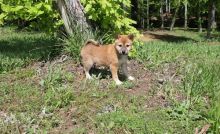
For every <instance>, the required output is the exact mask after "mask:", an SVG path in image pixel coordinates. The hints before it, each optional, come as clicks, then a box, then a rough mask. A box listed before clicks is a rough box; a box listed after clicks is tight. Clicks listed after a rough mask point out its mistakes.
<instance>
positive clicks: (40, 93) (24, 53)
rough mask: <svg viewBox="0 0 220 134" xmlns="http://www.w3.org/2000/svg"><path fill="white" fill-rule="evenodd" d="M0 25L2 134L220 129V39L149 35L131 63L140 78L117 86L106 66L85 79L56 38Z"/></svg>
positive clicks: (162, 33)
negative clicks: (61, 51)
mask: <svg viewBox="0 0 220 134" xmlns="http://www.w3.org/2000/svg"><path fill="white" fill-rule="evenodd" d="M0 30H1V32H0V34H1V36H0V48H1V49H0V51H1V53H0V57H1V58H0V72H1V74H0V132H1V133H23V132H28V133H76V134H77V133H79V134H81V133H90V134H92V133H120V134H121V133H125V134H126V133H195V131H196V129H197V130H198V131H201V130H205V127H204V126H208V131H207V132H209V133H218V132H219V123H220V122H219V121H220V105H219V97H218V96H219V89H220V81H219V80H220V66H219V63H220V61H219V58H220V54H219V52H220V43H219V42H218V38H216V39H213V40H206V39H205V38H204V37H203V34H201V35H199V34H197V33H195V32H186V31H182V30H176V31H174V32H168V31H154V32H146V33H144V36H143V37H141V40H142V41H143V43H136V44H134V49H135V50H136V51H135V54H134V55H133V57H132V58H131V59H130V61H129V71H130V72H131V73H132V74H133V76H134V77H135V78H136V81H134V82H130V81H125V82H124V84H123V85H122V86H116V85H115V84H114V83H113V82H112V80H111V75H110V72H109V71H108V70H107V71H106V70H105V69H102V68H99V69H93V70H92V72H93V74H94V76H93V77H94V78H95V80H93V81H87V80H85V77H84V73H83V68H82V66H81V65H80V64H78V63H76V62H75V61H74V60H73V59H72V58H71V57H70V56H68V55H64V54H60V53H59V52H60V51H59V47H57V46H59V44H60V42H59V41H58V40H57V39H53V38H50V37H48V36H47V35H44V34H42V33H32V32H15V31H14V30H13V29H8V28H6V29H5V28H1V29H0ZM54 55H56V57H54ZM48 57H49V58H48ZM51 57H53V58H51Z"/></svg>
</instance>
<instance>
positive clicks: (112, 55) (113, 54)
mask: <svg viewBox="0 0 220 134" xmlns="http://www.w3.org/2000/svg"><path fill="white" fill-rule="evenodd" d="M133 39H134V36H133V35H118V36H117V37H116V40H115V43H114V44H109V45H100V44H98V43H97V42H95V41H93V40H88V41H87V42H86V43H85V46H84V47H83V48H82V50H81V58H82V64H83V66H84V71H85V74H86V78H87V79H92V77H91V76H90V74H89V70H90V69H91V68H92V66H93V65H97V66H107V67H110V70H111V73H112V78H113V80H114V81H115V82H116V84H117V85H120V84H122V82H121V81H120V80H119V78H118V70H119V68H120V67H121V69H122V73H123V75H125V76H126V78H127V79H129V80H134V77H132V76H130V75H128V69H127V60H128V53H129V51H130V50H131V48H132V42H133Z"/></svg>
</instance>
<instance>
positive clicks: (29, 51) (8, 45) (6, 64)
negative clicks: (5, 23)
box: [0, 31, 61, 73]
mask: <svg viewBox="0 0 220 134" xmlns="http://www.w3.org/2000/svg"><path fill="white" fill-rule="evenodd" d="M0 32H1V31H0ZM60 52H61V46H60V45H59V42H58V39H56V38H52V37H50V36H48V35H46V34H43V33H33V32H18V33H16V32H15V31H7V32H2V33H0V73H1V72H2V71H10V70H12V69H14V68H16V67H24V66H26V65H28V64H29V63H31V62H33V61H39V60H40V61H41V60H42V61H45V60H51V59H52V58H53V57H55V56H56V55H58V54H59V53H60Z"/></svg>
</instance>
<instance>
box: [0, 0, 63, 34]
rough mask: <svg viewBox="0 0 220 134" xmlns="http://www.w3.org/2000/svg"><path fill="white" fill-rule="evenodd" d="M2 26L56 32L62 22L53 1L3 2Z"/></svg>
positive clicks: (13, 0)
mask: <svg viewBox="0 0 220 134" xmlns="http://www.w3.org/2000/svg"><path fill="white" fill-rule="evenodd" d="M0 11H1V14H0V24H1V25H4V24H10V23H12V24H16V25H18V26H19V27H20V28H24V27H29V28H31V29H34V30H43V31H46V32H49V33H51V32H54V31H55V30H56V29H57V28H58V27H59V26H61V25H62V21H61V20H60V18H59V14H58V12H57V11H56V10H55V9H54V7H53V1H52V0H36V1H35V0H34V1H32V0H1V1H0Z"/></svg>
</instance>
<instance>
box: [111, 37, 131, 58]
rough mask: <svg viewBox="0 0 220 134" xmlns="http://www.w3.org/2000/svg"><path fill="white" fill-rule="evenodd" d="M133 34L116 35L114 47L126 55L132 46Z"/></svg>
mask: <svg viewBox="0 0 220 134" xmlns="http://www.w3.org/2000/svg"><path fill="white" fill-rule="evenodd" d="M133 39H134V35H132V34H130V35H117V36H116V40H115V48H116V50H117V51H118V53H119V54H122V55H127V54H128V52H129V51H130V50H131V48H132V42H133Z"/></svg>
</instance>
